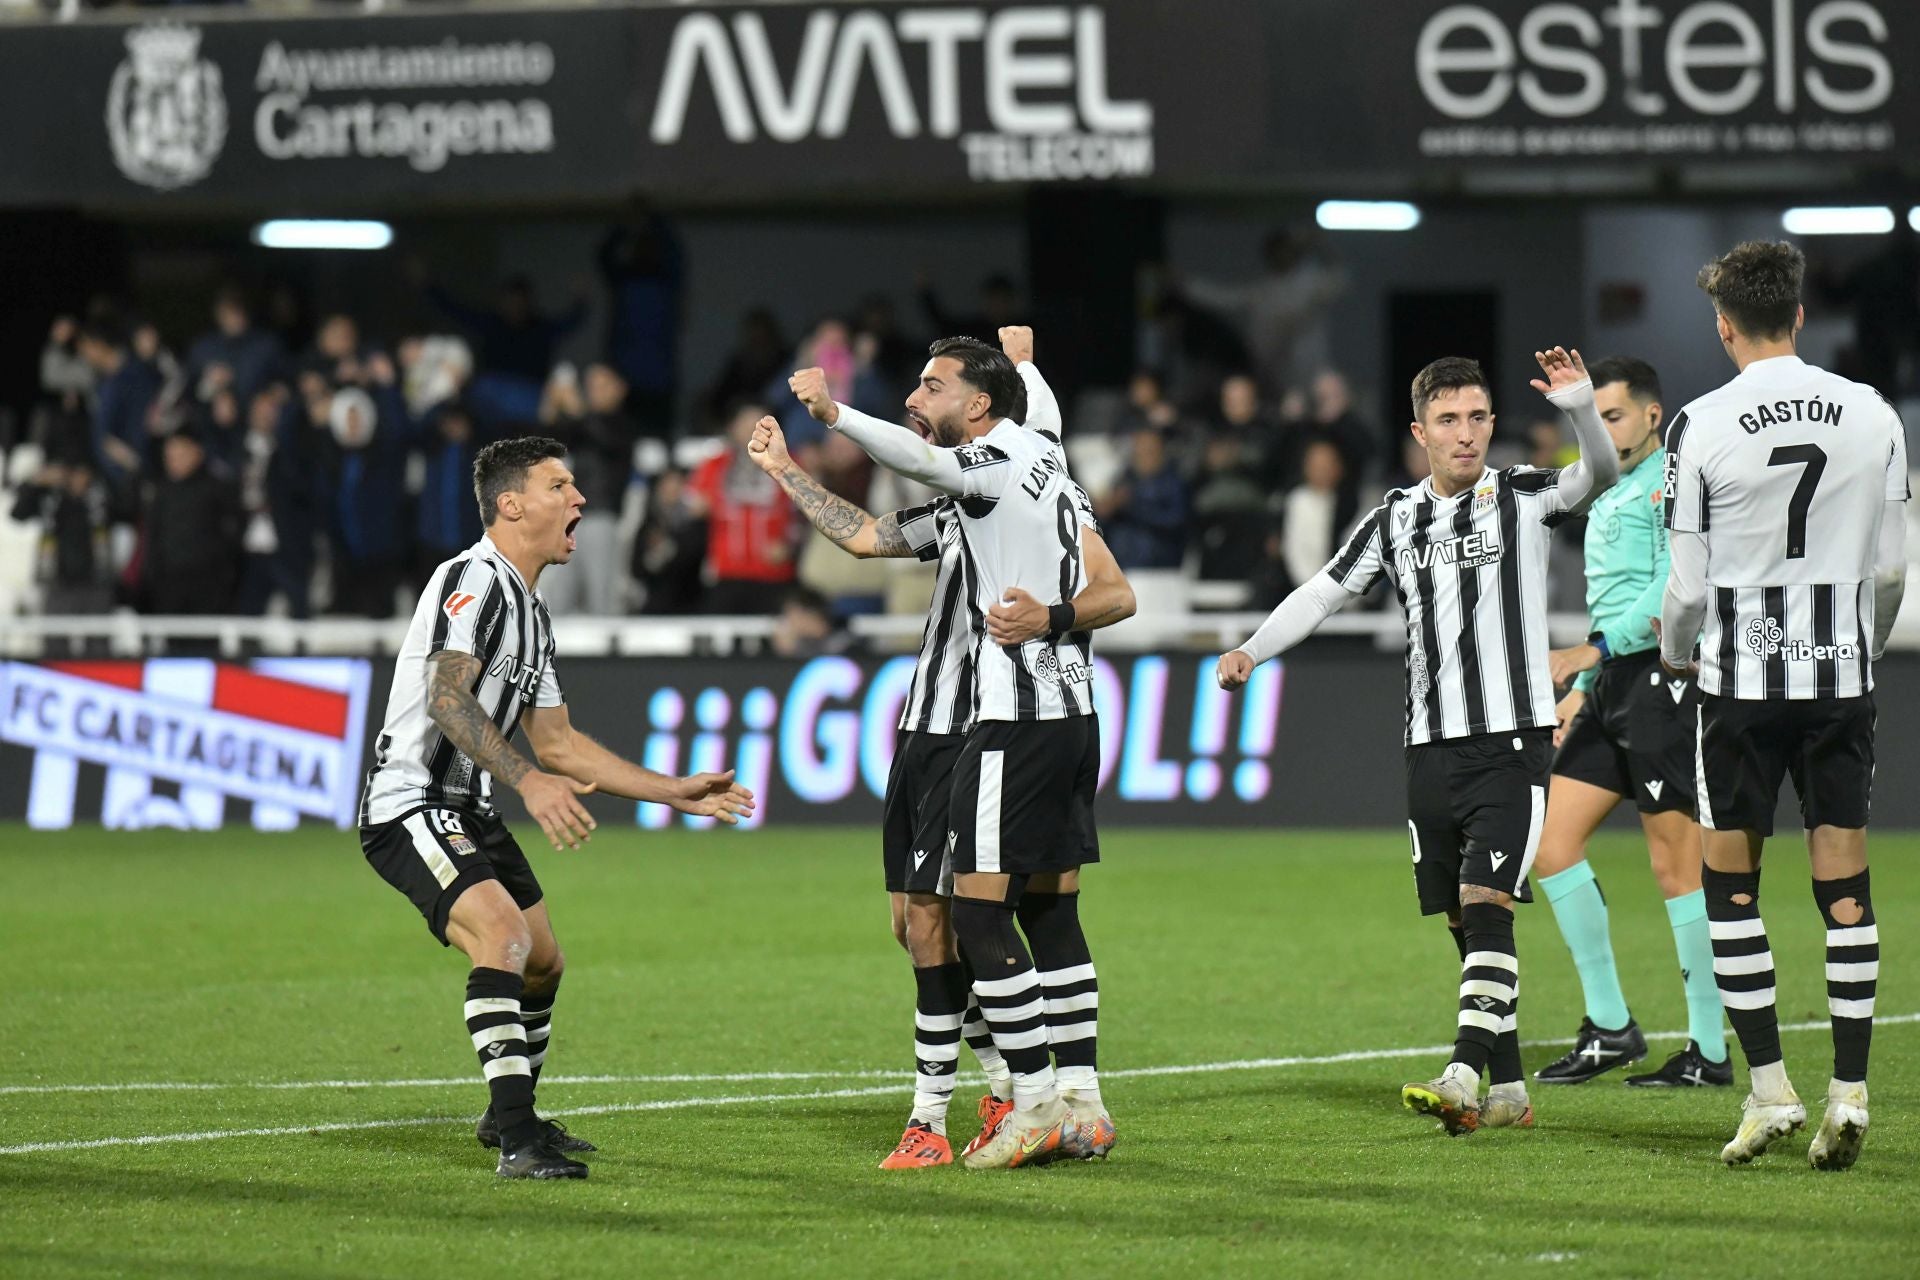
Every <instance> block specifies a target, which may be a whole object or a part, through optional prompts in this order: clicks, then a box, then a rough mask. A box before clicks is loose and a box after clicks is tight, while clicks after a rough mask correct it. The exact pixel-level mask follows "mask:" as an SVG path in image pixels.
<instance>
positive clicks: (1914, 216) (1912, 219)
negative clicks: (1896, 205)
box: [1907, 204, 1920, 231]
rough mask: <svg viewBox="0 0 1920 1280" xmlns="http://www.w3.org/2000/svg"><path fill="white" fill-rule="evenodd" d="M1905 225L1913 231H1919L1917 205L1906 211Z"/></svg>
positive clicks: (1918, 208)
mask: <svg viewBox="0 0 1920 1280" xmlns="http://www.w3.org/2000/svg"><path fill="white" fill-rule="evenodd" d="M1907 225H1908V226H1910V227H1912V228H1913V229H1914V230H1915V231H1920V204H1917V205H1915V206H1913V208H1911V209H1909V210H1907Z"/></svg>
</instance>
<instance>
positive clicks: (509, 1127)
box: [466, 967, 537, 1150]
mask: <svg viewBox="0 0 1920 1280" xmlns="http://www.w3.org/2000/svg"><path fill="white" fill-rule="evenodd" d="M521 987H522V984H521V981H520V975H519V974H517V973H509V972H507V971H506V970H505V969H488V968H485V967H481V968H476V969H474V970H473V971H472V972H471V973H469V974H468V975H467V1010H466V1011H467V1034H468V1035H469V1036H471V1037H472V1038H473V1048H474V1052H475V1054H476V1055H477V1056H478V1057H479V1059H480V1074H481V1075H483V1076H485V1077H486V1080H487V1090H488V1092H489V1093H490V1094H491V1095H492V1098H493V1119H494V1123H495V1124H497V1125H498V1126H499V1127H500V1141H501V1146H502V1147H503V1148H504V1149H506V1150H512V1149H514V1148H516V1147H519V1146H523V1145H525V1144H526V1143H527V1142H529V1141H531V1140H532V1139H533V1138H534V1137H535V1136H536V1134H537V1131H536V1129H535V1127H534V1118H533V1067H532V1064H531V1063H529V1062H528V1060H527V1030H526V1027H525V1026H524V1025H522V1023H521V1021H520V1017H521V1013H520V992H521Z"/></svg>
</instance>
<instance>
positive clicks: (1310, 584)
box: [1215, 573, 1349, 692]
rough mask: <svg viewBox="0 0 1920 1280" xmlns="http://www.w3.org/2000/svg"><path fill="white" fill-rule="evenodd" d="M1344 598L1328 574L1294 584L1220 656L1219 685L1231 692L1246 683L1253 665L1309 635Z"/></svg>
mask: <svg viewBox="0 0 1920 1280" xmlns="http://www.w3.org/2000/svg"><path fill="white" fill-rule="evenodd" d="M1348 598H1349V592H1348V591H1347V589H1346V588H1345V587H1343V586H1341V585H1340V584H1339V583H1338V582H1337V581H1335V580H1334V577H1333V575H1332V574H1330V573H1317V574H1315V575H1314V576H1313V577H1312V578H1310V579H1308V580H1307V581H1306V582H1305V583H1302V584H1301V585H1300V586H1298V587H1295V588H1294V589H1293V591H1292V592H1291V593H1290V594H1289V595H1288V596H1287V598H1286V599H1285V600H1282V601H1281V602H1280V604H1279V606H1278V607H1277V608H1275V609H1274V611H1273V612H1272V613H1270V614H1268V615H1267V620H1266V621H1265V622H1263V623H1261V624H1260V629H1259V630H1258V631H1255V632H1254V633H1253V635H1252V637H1251V638H1249V639H1248V640H1247V642H1246V643H1245V644H1243V645H1241V646H1240V647H1239V648H1238V649H1230V650H1228V651H1227V652H1226V653H1223V654H1221V655H1220V667H1219V670H1218V671H1217V672H1216V673H1215V678H1216V679H1218V680H1219V682H1220V687H1221V688H1222V689H1226V690H1228V691H1229V692H1231V691H1232V690H1235V689H1238V688H1240V687H1241V686H1242V685H1244V684H1246V682H1247V681H1248V680H1250V679H1252V678H1253V669H1254V668H1255V667H1257V666H1259V665H1260V664H1261V663H1263V662H1265V661H1266V660H1267V659H1268V658H1273V657H1277V656H1279V655H1280V654H1283V653H1285V652H1286V651H1287V650H1289V649H1291V648H1293V646H1295V645H1297V644H1299V643H1300V642H1301V641H1302V640H1305V639H1306V638H1307V637H1308V636H1310V635H1312V634H1313V633H1314V631H1315V629H1317V628H1318V627H1319V626H1320V624H1321V623H1323V622H1325V621H1326V620H1327V619H1328V618H1329V617H1330V616H1332V614H1333V611H1334V610H1335V609H1338V608H1339V607H1340V606H1341V605H1342V604H1345V603H1346V601H1347V600H1348Z"/></svg>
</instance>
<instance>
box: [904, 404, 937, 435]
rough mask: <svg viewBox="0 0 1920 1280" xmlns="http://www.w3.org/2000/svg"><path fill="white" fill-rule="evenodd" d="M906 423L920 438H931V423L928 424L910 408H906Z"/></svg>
mask: <svg viewBox="0 0 1920 1280" xmlns="http://www.w3.org/2000/svg"><path fill="white" fill-rule="evenodd" d="M907 425H908V426H910V427H912V428H913V429H914V430H915V431H916V432H918V433H919V435H920V438H921V439H922V440H931V439H933V427H932V425H931V424H929V423H928V422H927V420H926V419H925V418H923V417H921V416H920V415H919V414H917V413H915V412H914V411H913V410H911V409H909V410H907Z"/></svg>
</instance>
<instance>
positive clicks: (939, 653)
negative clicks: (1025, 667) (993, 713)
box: [894, 481, 1100, 733]
mask: <svg viewBox="0 0 1920 1280" xmlns="http://www.w3.org/2000/svg"><path fill="white" fill-rule="evenodd" d="M1068 483H1069V484H1072V482H1071V481H1069V482H1068ZM1072 493H1073V496H1074V513H1075V517H1076V519H1078V521H1079V523H1080V527H1081V528H1083V529H1092V530H1095V531H1096V532H1097V531H1098V530H1099V528H1100V525H1099V522H1098V521H1097V520H1095V519H1094V515H1093V502H1092V500H1091V499H1089V498H1088V497H1087V495H1086V492H1085V491H1084V490H1083V489H1081V488H1080V486H1079V485H1077V484H1073V485H1072ZM894 518H895V520H896V521H897V522H898V524H899V526H900V533H901V535H902V536H903V537H905V539H906V541H907V545H908V546H910V547H911V548H913V553H914V554H915V555H916V556H918V557H919V558H920V559H921V560H938V561H939V562H940V570H939V573H938V574H937V575H936V576H935V578H934V580H933V600H932V603H931V604H930V605H929V606H928V608H927V626H926V630H925V631H923V632H922V633H921V635H920V656H919V660H918V662H917V663H916V665H915V667H914V672H913V684H912V686H911V687H910V688H909V689H908V691H907V700H906V702H905V703H904V704H903V705H902V706H901V708H900V728H902V729H905V730H910V731H912V732H914V733H965V732H966V731H967V730H968V729H969V728H971V727H972V725H973V695H974V679H973V664H974V656H975V653H976V651H977V649H978V646H979V636H980V632H981V630H982V629H983V628H984V626H985V622H984V619H977V618H976V617H975V615H974V613H973V600H972V597H971V596H970V595H969V594H968V593H967V590H966V555H965V552H964V551H963V550H962V548H961V539H960V511H959V508H958V507H957V506H956V505H955V502H954V500H953V499H952V498H949V497H944V496H943V497H939V498H935V499H934V500H933V501H932V502H930V503H927V504H926V505H925V506H919V507H910V508H908V509H906V510H904V511H899V512H896V513H895V515H894ZM996 647H997V646H996ZM1088 652H1089V654H1090V653H1091V641H1088Z"/></svg>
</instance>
